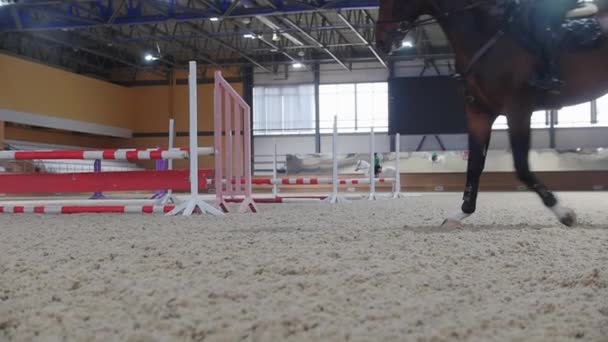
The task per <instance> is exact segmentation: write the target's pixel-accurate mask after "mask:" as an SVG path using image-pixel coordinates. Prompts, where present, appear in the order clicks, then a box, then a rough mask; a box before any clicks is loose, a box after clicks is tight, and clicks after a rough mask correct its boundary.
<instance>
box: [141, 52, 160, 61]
mask: <svg viewBox="0 0 608 342" xmlns="http://www.w3.org/2000/svg"><path fill="white" fill-rule="evenodd" d="M144 59H145V60H146V62H152V61H156V60H158V57H156V56H153V55H152V54H151V53H147V54H146V55H145V56H144Z"/></svg>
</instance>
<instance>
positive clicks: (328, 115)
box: [319, 84, 357, 132]
mask: <svg viewBox="0 0 608 342" xmlns="http://www.w3.org/2000/svg"><path fill="white" fill-rule="evenodd" d="M355 98H356V96H355V85H354V84H323V85H321V86H319V111H320V113H319V114H320V121H321V122H320V124H321V131H322V132H330V131H331V130H332V128H333V122H334V116H338V130H340V131H354V130H355V127H356V118H357V115H356V100H355Z"/></svg>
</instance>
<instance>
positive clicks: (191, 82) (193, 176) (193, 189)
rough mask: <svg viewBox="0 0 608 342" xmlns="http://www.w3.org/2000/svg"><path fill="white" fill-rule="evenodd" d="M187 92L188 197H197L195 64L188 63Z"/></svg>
mask: <svg viewBox="0 0 608 342" xmlns="http://www.w3.org/2000/svg"><path fill="white" fill-rule="evenodd" d="M188 91H189V94H190V96H189V100H190V106H189V108H190V113H189V121H190V127H189V128H190V130H189V132H188V135H189V136H190V137H189V138H190V195H191V196H196V197H198V152H197V151H198V100H197V94H196V93H197V89H196V62H190V73H189V75H188ZM184 214H185V213H184Z"/></svg>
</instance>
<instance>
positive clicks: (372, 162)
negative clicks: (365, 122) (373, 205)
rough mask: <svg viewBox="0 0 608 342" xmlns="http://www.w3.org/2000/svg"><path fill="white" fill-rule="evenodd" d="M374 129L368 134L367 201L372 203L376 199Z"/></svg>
mask: <svg viewBox="0 0 608 342" xmlns="http://www.w3.org/2000/svg"><path fill="white" fill-rule="evenodd" d="M374 140H375V139H374V128H373V127H372V129H371V132H370V134H369V159H370V162H369V163H370V165H371V167H370V172H369V200H370V201H373V200H375V199H376V160H375V158H374V150H375V149H376V144H375V141H374Z"/></svg>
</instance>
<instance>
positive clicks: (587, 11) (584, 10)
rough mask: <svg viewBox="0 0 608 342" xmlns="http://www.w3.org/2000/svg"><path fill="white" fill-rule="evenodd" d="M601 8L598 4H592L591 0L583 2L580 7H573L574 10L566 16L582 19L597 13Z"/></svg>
mask: <svg viewBox="0 0 608 342" xmlns="http://www.w3.org/2000/svg"><path fill="white" fill-rule="evenodd" d="M599 11H600V9H599V8H598V7H597V5H596V4H592V3H590V2H583V3H582V4H580V5H579V7H577V8H575V9H573V10H572V11H570V12H568V14H566V18H568V19H580V18H588V17H591V16H594V15H596V14H597V13H598V12H599Z"/></svg>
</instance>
